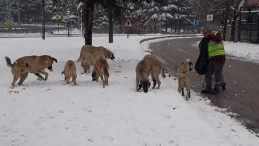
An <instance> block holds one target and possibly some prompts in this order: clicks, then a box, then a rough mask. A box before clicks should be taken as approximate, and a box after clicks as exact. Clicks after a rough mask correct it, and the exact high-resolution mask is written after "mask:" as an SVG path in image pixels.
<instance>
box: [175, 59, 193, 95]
mask: <svg viewBox="0 0 259 146" xmlns="http://www.w3.org/2000/svg"><path fill="white" fill-rule="evenodd" d="M192 65H193V63H192V62H190V61H188V60H187V61H186V62H183V63H182V66H181V72H180V74H179V76H180V77H179V79H178V92H179V93H181V92H182V96H184V88H186V90H187V95H186V100H188V99H189V98H190V97H191V95H190V91H191V80H190V77H189V72H190V71H191V70H192V68H191V66H192Z"/></svg>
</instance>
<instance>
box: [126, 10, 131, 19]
mask: <svg viewBox="0 0 259 146" xmlns="http://www.w3.org/2000/svg"><path fill="white" fill-rule="evenodd" d="M131 17H132V15H131V13H130V11H127V12H126V14H125V18H127V19H129V18H131Z"/></svg>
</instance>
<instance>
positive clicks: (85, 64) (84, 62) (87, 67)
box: [81, 60, 90, 73]
mask: <svg viewBox="0 0 259 146" xmlns="http://www.w3.org/2000/svg"><path fill="white" fill-rule="evenodd" d="M81 67H82V68H83V69H84V73H86V72H87V71H88V70H89V69H90V65H89V64H87V63H86V61H84V60H82V62H81Z"/></svg>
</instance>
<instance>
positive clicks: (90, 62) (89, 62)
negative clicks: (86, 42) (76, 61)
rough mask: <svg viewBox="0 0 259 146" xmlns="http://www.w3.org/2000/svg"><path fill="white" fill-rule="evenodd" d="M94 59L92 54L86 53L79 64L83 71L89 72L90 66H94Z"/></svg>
mask: <svg viewBox="0 0 259 146" xmlns="http://www.w3.org/2000/svg"><path fill="white" fill-rule="evenodd" d="M95 63H96V60H95V58H94V56H93V55H92V54H87V56H86V57H84V58H83V59H82V61H81V66H82V68H83V69H84V73H89V70H90V67H91V66H94V65H95Z"/></svg>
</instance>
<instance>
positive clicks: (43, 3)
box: [42, 0, 46, 40]
mask: <svg viewBox="0 0 259 146" xmlns="http://www.w3.org/2000/svg"><path fill="white" fill-rule="evenodd" d="M45 31H46V30H45V0H42V39H43V40H45Z"/></svg>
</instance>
